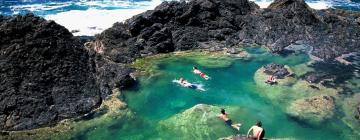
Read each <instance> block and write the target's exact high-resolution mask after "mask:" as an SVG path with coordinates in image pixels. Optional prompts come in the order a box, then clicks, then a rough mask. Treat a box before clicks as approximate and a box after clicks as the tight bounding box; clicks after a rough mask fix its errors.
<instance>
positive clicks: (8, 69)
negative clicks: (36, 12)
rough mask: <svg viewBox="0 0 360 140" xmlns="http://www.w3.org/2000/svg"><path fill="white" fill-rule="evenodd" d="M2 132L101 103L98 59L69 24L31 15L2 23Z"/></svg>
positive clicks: (77, 113) (36, 124)
mask: <svg viewBox="0 0 360 140" xmlns="http://www.w3.org/2000/svg"><path fill="white" fill-rule="evenodd" d="M0 38H1V39H0V65H1V69H0V79H1V81H0V93H1V94H0V129H1V130H22V129H32V128H37V127H40V126H45V125H49V124H53V123H55V122H57V121H60V120H62V119H65V118H71V117H76V116H80V115H82V114H86V113H88V112H90V111H91V110H92V109H94V108H95V107H97V106H99V105H100V103H101V97H100V90H99V87H98V86H97V82H96V77H95V75H94V72H95V66H94V64H93V60H92V57H91V56H90V54H89V53H88V51H87V50H86V49H85V48H84V47H83V46H82V44H81V43H80V41H79V40H77V39H75V38H74V37H73V36H72V34H71V33H70V32H69V31H68V30H67V29H65V28H64V27H63V26H60V25H58V24H56V23H55V22H54V21H46V20H44V19H42V18H39V17H35V16H33V15H31V14H28V15H25V16H16V17H5V18H4V19H3V20H1V21H0Z"/></svg>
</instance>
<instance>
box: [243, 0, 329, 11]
mask: <svg viewBox="0 0 360 140" xmlns="http://www.w3.org/2000/svg"><path fill="white" fill-rule="evenodd" d="M250 1H253V2H255V3H256V4H257V5H259V6H260V8H267V7H268V6H269V5H270V4H271V3H272V2H273V0H250ZM306 3H307V4H308V5H309V6H310V7H311V8H313V9H327V8H330V7H332V5H331V3H330V2H328V1H311V2H306Z"/></svg>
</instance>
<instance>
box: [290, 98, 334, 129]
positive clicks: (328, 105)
mask: <svg viewBox="0 0 360 140" xmlns="http://www.w3.org/2000/svg"><path fill="white" fill-rule="evenodd" d="M334 100H335V99H334V97H332V96H328V95H320V96H314V97H310V98H305V99H298V100H296V101H294V102H292V103H291V104H290V106H288V108H287V112H288V114H289V115H290V116H291V117H293V118H295V119H297V120H299V121H304V122H307V123H310V124H316V125H317V124H320V123H321V122H323V121H325V120H327V119H330V118H332V117H333V115H334V110H335V101H334Z"/></svg>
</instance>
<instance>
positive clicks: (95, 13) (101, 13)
mask: <svg viewBox="0 0 360 140" xmlns="http://www.w3.org/2000/svg"><path fill="white" fill-rule="evenodd" d="M144 11H145V9H118V10H99V9H89V10H85V11H82V10H72V11H68V12H62V13H58V14H53V15H47V16H45V19H48V20H54V21H55V22H57V23H59V24H60V25H63V26H64V27H66V28H67V29H68V30H70V31H77V32H75V33H73V34H74V35H75V36H81V35H89V36H92V35H95V34H98V33H101V32H102V31H104V30H105V29H107V28H110V27H111V26H112V25H113V24H114V23H116V22H122V21H124V20H126V19H128V18H131V17H132V16H134V15H136V14H140V13H142V12H144Z"/></svg>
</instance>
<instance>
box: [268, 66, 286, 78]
mask: <svg viewBox="0 0 360 140" xmlns="http://www.w3.org/2000/svg"><path fill="white" fill-rule="evenodd" d="M264 69H265V70H264V72H265V73H266V74H268V75H273V76H276V77H277V78H284V77H285V76H288V75H289V74H290V72H289V71H288V70H287V69H286V68H285V66H284V65H282V64H275V63H271V64H267V65H265V66H264Z"/></svg>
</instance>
